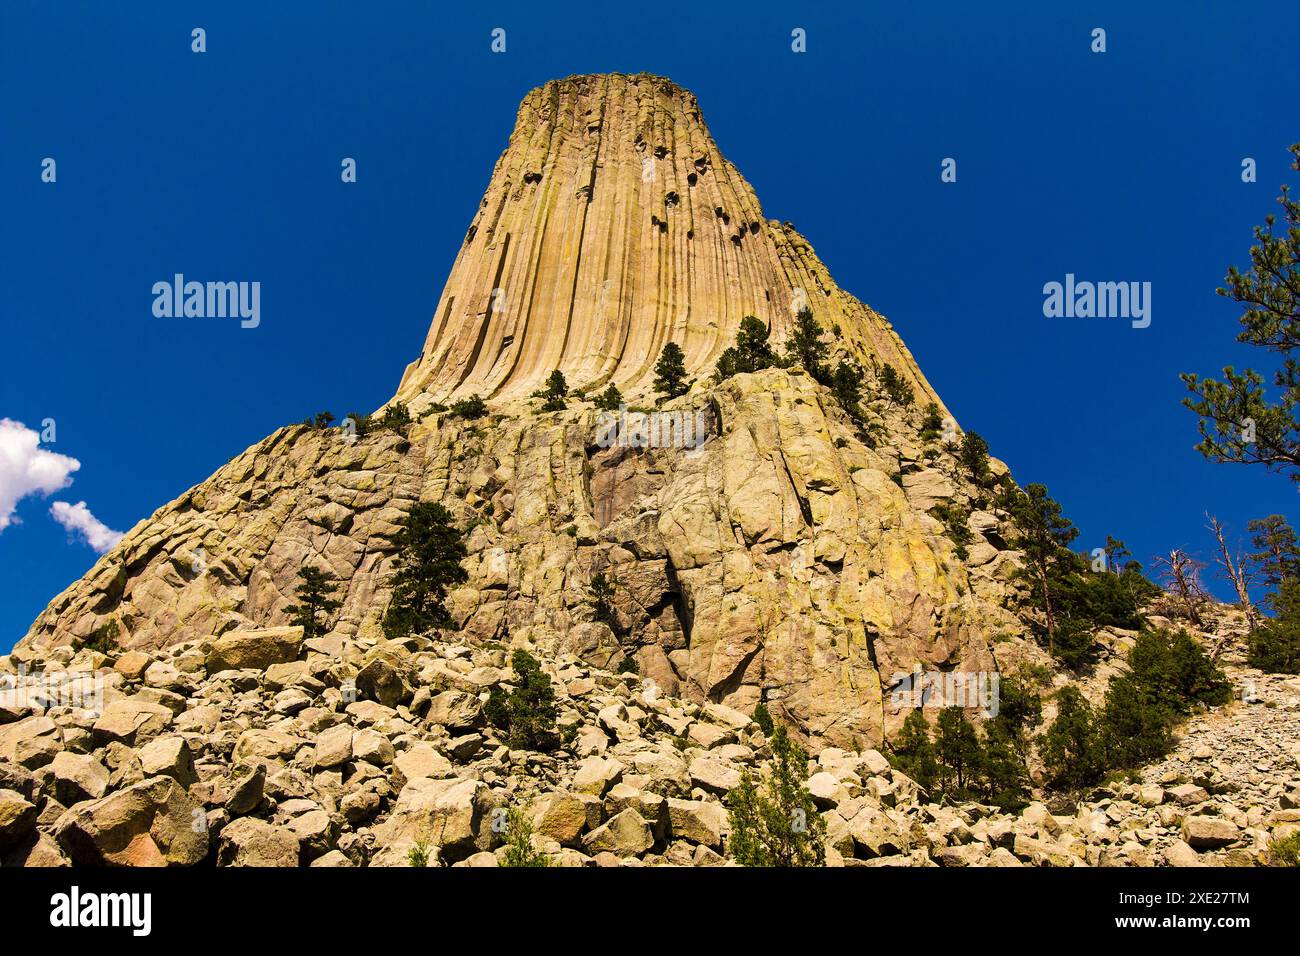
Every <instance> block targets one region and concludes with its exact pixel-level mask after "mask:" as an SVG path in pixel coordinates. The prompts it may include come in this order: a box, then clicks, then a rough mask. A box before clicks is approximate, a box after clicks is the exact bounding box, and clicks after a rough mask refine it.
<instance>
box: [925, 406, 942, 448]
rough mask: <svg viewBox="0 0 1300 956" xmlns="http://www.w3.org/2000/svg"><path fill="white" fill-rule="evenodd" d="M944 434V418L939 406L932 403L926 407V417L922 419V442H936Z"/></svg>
mask: <svg viewBox="0 0 1300 956" xmlns="http://www.w3.org/2000/svg"><path fill="white" fill-rule="evenodd" d="M942 434H943V416H942V415H940V414H939V406H938V405H936V404H935V403H934V402H930V403H929V404H927V405H926V406H925V416H924V417H923V418H922V419H921V441H934V440H935V439H937V438H938V437H939V436H940V435H942Z"/></svg>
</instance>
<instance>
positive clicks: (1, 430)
mask: <svg viewBox="0 0 1300 956" xmlns="http://www.w3.org/2000/svg"><path fill="white" fill-rule="evenodd" d="M40 444H41V436H40V435H39V434H37V433H36V432H34V431H32V430H31V429H30V428H28V427H27V426H26V425H24V424H23V423H22V422H16V421H13V420H12V419H9V418H0V531H4V529H5V528H7V527H9V526H10V525H11V524H14V523H16V522H17V521H18V519H17V518H15V517H14V509H15V508H17V506H18V502H19V501H20V500H21V499H23V498H26V497H27V496H28V495H35V494H40V495H51V494H53V493H54V492H56V491H58V490H60V489H62V488H66V487H68V485H70V484H72V477H71V476H72V473H73V472H74V471H76V470H77V469H78V468H80V467H81V462H79V461H77V459H75V458H69V457H68V456H67V455H58V454H55V453H54V452H52V451H46V450H45V449H44V448H41V447H40Z"/></svg>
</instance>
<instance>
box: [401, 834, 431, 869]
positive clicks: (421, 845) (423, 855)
mask: <svg viewBox="0 0 1300 956" xmlns="http://www.w3.org/2000/svg"><path fill="white" fill-rule="evenodd" d="M406 862H407V863H408V864H409V865H411V866H418V867H426V866H428V865H429V844H428V843H426V842H425V841H424V840H416V841H415V845H414V846H412V847H411V848H410V849H409V850H407V851H406Z"/></svg>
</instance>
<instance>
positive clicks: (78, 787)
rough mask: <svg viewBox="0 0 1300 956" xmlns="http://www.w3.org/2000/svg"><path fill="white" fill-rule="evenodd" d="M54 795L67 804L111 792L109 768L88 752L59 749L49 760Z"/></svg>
mask: <svg viewBox="0 0 1300 956" xmlns="http://www.w3.org/2000/svg"><path fill="white" fill-rule="evenodd" d="M49 770H50V774H51V776H52V778H53V782H54V799H56V800H58V801H59V803H61V804H63V805H64V806H65V807H70V806H72V805H73V804H74V803H80V802H81V801H83V800H98V799H99V798H100V797H102V796H103V795H104V794H106V793H107V792H108V783H109V776H110V775H109V772H108V768H107V767H105V766H104V765H103V764H102V763H100V762H99V761H98V760H96V759H95V758H94V757H92V756H90V755H89V754H74V753H70V752H69V751H66V750H64V751H60V752H59V753H57V754H55V755H54V760H53V761H52V762H51V763H50V768H49Z"/></svg>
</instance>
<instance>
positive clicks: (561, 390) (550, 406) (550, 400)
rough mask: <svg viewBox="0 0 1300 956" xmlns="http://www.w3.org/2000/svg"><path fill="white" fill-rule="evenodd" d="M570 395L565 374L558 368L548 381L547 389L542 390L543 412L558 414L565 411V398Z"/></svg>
mask: <svg viewBox="0 0 1300 956" xmlns="http://www.w3.org/2000/svg"><path fill="white" fill-rule="evenodd" d="M568 394H569V385H568V383H567V382H565V380H564V373H563V372H561V371H560V370H559V369H558V368H557V369H556V370H555V371H553V372H551V374H550V375H549V376H548V377H547V379H546V387H545V388H544V389H542V393H541V397H542V398H543V399H544V401H543V402H542V411H544V412H558V411H561V410H563V409H564V405H565V403H564V397H565V396H566V395H568Z"/></svg>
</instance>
